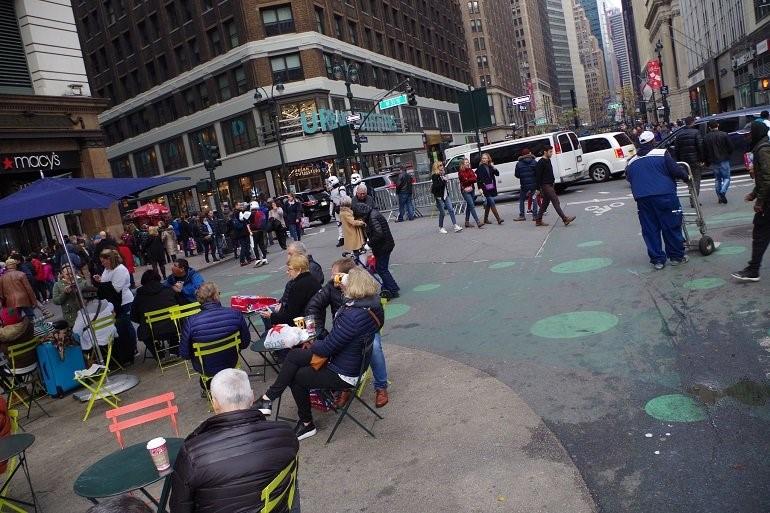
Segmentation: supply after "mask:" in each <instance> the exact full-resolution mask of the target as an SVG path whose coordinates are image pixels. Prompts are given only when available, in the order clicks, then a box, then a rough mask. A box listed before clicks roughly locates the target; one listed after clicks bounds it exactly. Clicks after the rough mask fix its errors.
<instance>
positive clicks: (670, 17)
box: [634, 0, 692, 121]
mask: <svg viewBox="0 0 770 513" xmlns="http://www.w3.org/2000/svg"><path fill="white" fill-rule="evenodd" d="M680 5H681V4H680V1H679V0H651V1H648V2H646V12H644V14H642V15H641V16H643V17H644V27H645V29H646V30H645V32H644V34H645V36H646V44H645V42H640V43H639V47H640V48H644V47H647V48H649V50H648V51H649V52H650V53H651V55H650V57H652V58H656V59H657V58H660V61H661V69H662V74H663V82H664V84H665V85H666V86H668V90H669V94H668V96H667V98H666V100H667V103H668V107H669V118H670V120H672V121H673V120H676V119H682V118H685V117H687V116H689V115H690V114H691V112H692V109H691V106H690V92H689V88H688V81H689V80H690V77H689V76H688V72H687V64H686V53H685V51H686V48H685V47H684V41H683V38H681V37H677V34H682V33H684V21H683V19H682V11H681V9H680ZM634 16H637V13H636V12H635V13H634ZM658 41H660V43H661V49H660V52H658V51H657V50H656V44H657V43H658ZM640 60H641V58H640ZM661 107H662V105H661V106H659V107H658V110H660V109H661Z"/></svg>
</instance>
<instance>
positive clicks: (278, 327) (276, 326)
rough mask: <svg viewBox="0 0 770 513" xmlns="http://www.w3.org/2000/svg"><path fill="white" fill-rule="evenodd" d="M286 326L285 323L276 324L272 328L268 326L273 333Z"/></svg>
mask: <svg viewBox="0 0 770 513" xmlns="http://www.w3.org/2000/svg"><path fill="white" fill-rule="evenodd" d="M285 327H286V324H276V325H275V326H273V327H272V328H270V331H272V332H273V333H280V332H281V331H282V330H283V329H284V328H285Z"/></svg>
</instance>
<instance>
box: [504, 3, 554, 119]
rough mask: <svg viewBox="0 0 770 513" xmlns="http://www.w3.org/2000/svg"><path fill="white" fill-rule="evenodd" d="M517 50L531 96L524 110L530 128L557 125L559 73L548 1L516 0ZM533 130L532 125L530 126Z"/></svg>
mask: <svg viewBox="0 0 770 513" xmlns="http://www.w3.org/2000/svg"><path fill="white" fill-rule="evenodd" d="M511 7H512V10H513V23H514V37H515V41H516V54H517V56H518V58H519V71H520V72H521V83H522V85H523V87H524V89H525V90H526V93H525V94H526V95H529V96H530V98H531V103H529V104H528V105H527V107H526V108H527V110H526V111H522V112H523V114H524V116H525V118H526V123H527V125H528V127H529V128H531V129H534V128H535V127H538V126H547V125H554V124H556V122H557V120H558V113H557V110H556V106H557V104H558V102H555V101H554V94H556V95H557V97H558V89H556V88H554V85H555V83H556V75H555V71H554V67H553V64H552V58H551V51H550V49H551V39H550V31H549V27H548V18H547V13H546V11H545V5H544V4H543V3H542V2H540V1H538V0H512V3H511ZM528 131H529V129H528Z"/></svg>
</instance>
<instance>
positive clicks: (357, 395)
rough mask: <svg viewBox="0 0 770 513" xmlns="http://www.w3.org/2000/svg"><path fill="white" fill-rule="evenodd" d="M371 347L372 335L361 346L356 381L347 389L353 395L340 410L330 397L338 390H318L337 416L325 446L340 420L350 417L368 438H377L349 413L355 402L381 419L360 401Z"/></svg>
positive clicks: (365, 382) (370, 357) (365, 381)
mask: <svg viewBox="0 0 770 513" xmlns="http://www.w3.org/2000/svg"><path fill="white" fill-rule="evenodd" d="M373 346H374V335H371V336H368V337H366V340H365V341H364V343H363V344H362V350H361V368H360V369H359V372H358V381H356V384H355V385H352V386H350V387H348V388H347V389H348V390H350V391H351V392H353V393H352V394H350V397H348V400H347V401H346V402H345V404H344V405H343V406H342V407H341V408H336V407H335V406H334V396H333V395H332V392H334V391H337V390H340V389H320V390H321V393H322V394H323V395H324V396H325V397H326V399H327V400H328V401H329V403H330V404H331V405H332V409H333V410H334V412H335V413H336V414H337V422H335V423H334V428H333V429H332V432H331V433H329V438H327V439H326V443H327V444H328V443H329V442H331V441H332V437H333V436H334V433H335V432H336V431H337V428H338V427H339V426H340V423H341V422H342V419H344V418H345V417H350V420H352V421H353V422H355V423H356V424H358V427H360V428H361V429H363V430H364V431H366V432H367V433H368V434H369V436H371V437H372V438H377V437H376V436H374V433H372V432H371V431H370V430H369V429H368V428H367V427H366V426H364V425H363V424H361V422H359V420H358V419H357V418H355V417H354V416H353V414H352V413H350V411H349V409H350V405H351V404H352V403H353V401H354V400H355V401H358V402H359V403H361V404H363V405H364V406H366V409H367V410H369V411H370V412H372V413H374V415H376V416H377V418H378V419H382V418H383V417H382V416H381V415H380V414H379V413H377V412H376V411H375V410H374V409H373V408H372V407H371V406H369V404H368V403H367V402H366V401H364V400H363V399H361V394H362V393H363V391H364V388H366V385H367V383H368V381H369V380H368V379H366V373H367V371H368V370H369V363H370V362H371V359H372V348H373ZM343 390H344V389H343Z"/></svg>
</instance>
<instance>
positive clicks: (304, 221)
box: [300, 216, 310, 228]
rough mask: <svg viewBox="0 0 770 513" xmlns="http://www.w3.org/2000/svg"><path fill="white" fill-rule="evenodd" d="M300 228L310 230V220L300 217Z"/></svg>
mask: <svg viewBox="0 0 770 513" xmlns="http://www.w3.org/2000/svg"><path fill="white" fill-rule="evenodd" d="M300 226H301V227H302V228H310V218H309V217H307V216H302V219H301V220H300Z"/></svg>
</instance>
